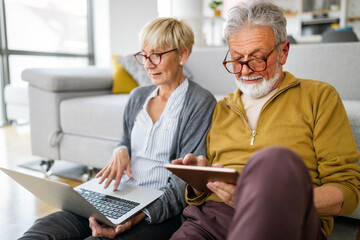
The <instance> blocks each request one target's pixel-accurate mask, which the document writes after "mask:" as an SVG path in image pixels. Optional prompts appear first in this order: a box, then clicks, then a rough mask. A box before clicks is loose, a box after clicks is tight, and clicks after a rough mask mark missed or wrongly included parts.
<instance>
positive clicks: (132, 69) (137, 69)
mask: <svg viewBox="0 0 360 240" xmlns="http://www.w3.org/2000/svg"><path fill="white" fill-rule="evenodd" d="M117 61H118V62H119V63H120V64H121V65H122V66H123V67H124V68H125V69H126V71H127V72H128V73H129V74H130V75H131V76H132V77H133V78H134V79H135V81H136V82H137V83H138V84H139V85H140V86H143V85H148V84H152V81H151V79H150V77H149V75H148V74H147V72H146V70H145V68H144V66H142V65H140V64H139V63H137V62H136V60H135V57H134V56H133V55H127V56H124V57H119V58H117ZM183 71H184V75H185V77H186V78H187V79H189V80H192V79H193V76H192V74H191V72H190V71H189V70H188V68H187V67H186V66H184V67H183Z"/></svg>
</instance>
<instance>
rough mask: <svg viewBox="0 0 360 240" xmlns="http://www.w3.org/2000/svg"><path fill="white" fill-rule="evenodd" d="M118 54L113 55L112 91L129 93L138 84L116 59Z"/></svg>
mask: <svg viewBox="0 0 360 240" xmlns="http://www.w3.org/2000/svg"><path fill="white" fill-rule="evenodd" d="M119 57H120V56H113V57H112V61H113V67H114V71H113V79H114V82H113V87H112V93H130V92H131V90H133V89H134V88H136V87H137V86H139V84H138V83H137V82H136V81H135V80H134V79H133V78H132V77H131V75H130V74H129V73H128V72H127V71H126V70H125V68H124V67H123V66H122V65H121V64H120V63H119V62H118V61H117V58H119Z"/></svg>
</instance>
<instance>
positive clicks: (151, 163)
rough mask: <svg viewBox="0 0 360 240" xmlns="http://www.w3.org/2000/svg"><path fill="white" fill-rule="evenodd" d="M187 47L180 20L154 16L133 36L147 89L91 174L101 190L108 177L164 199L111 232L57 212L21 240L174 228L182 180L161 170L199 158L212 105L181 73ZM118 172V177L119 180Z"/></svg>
mask: <svg viewBox="0 0 360 240" xmlns="http://www.w3.org/2000/svg"><path fill="white" fill-rule="evenodd" d="M193 43H194V34H193V32H192V30H191V28H190V27H189V26H188V25H187V24H186V23H185V22H183V21H180V20H177V19H173V18H158V19H155V20H153V21H150V22H149V23H148V24H147V25H145V27H144V28H143V29H142V31H141V32H140V45H141V51H140V52H138V53H136V54H134V56H135V58H136V60H137V62H138V63H139V64H142V65H144V67H145V69H146V71H147V73H148V75H149V76H150V78H151V80H152V83H153V85H148V86H142V87H138V88H136V89H134V90H133V91H132V92H131V94H130V98H129V101H128V103H127V106H126V109H125V112H124V125H123V137H122V139H121V142H120V144H119V147H118V148H116V149H115V150H114V152H113V156H112V158H111V160H110V162H109V163H108V164H107V165H106V167H105V168H103V169H102V170H101V171H100V172H99V173H98V174H97V175H96V177H98V178H99V179H100V180H99V183H103V182H104V183H105V184H104V186H105V187H108V186H109V185H110V183H111V182H112V181H113V180H115V184H114V187H113V188H114V190H115V189H116V188H117V187H118V185H119V184H120V182H126V183H131V184H136V185H141V186H146V187H151V188H157V189H160V190H162V191H163V192H164V194H163V195H162V196H161V197H160V198H159V199H157V200H156V201H154V202H153V203H152V204H150V205H149V206H147V207H146V208H145V209H143V210H142V211H141V212H140V213H138V214H137V215H136V216H135V217H133V218H132V219H130V220H128V221H127V222H125V223H124V224H121V225H119V226H117V227H116V228H112V227H108V226H103V225H100V224H99V223H98V222H97V221H96V220H95V219H94V218H89V220H88V219H86V218H83V217H80V216H77V215H75V214H72V213H69V212H65V211H61V212H57V213H54V214H51V215H49V216H46V217H44V218H41V219H39V220H37V221H36V222H35V224H34V225H33V226H32V227H31V228H30V229H29V230H28V231H27V232H26V233H25V234H24V236H23V238H24V239H49V236H51V237H50V239H66V238H74V239H84V238H86V239H94V238H97V237H108V238H114V239H169V238H170V237H171V235H172V233H173V232H175V231H176V230H177V228H178V227H179V226H180V225H181V212H182V210H183V208H184V207H185V205H186V203H185V200H184V199H185V197H184V192H185V183H184V182H183V181H182V180H181V179H179V178H178V177H176V176H175V175H173V174H171V173H170V172H169V171H167V170H166V169H165V168H164V167H163V165H164V164H165V163H170V161H171V160H173V159H177V158H180V157H184V156H185V154H187V153H189V152H192V153H195V154H196V155H206V143H205V141H206V135H207V132H208V130H209V128H210V124H211V117H212V112H213V108H214V106H215V103H216V100H215V98H214V97H213V96H212V94H211V93H210V92H208V91H207V90H205V89H203V88H202V87H201V86H200V85H198V84H196V83H194V82H192V81H190V80H189V79H187V78H186V77H185V76H184V73H183V66H184V64H185V63H186V61H187V59H188V57H189V55H190V53H191V50H192V46H193ZM124 171H125V172H126V174H124V175H123V173H124Z"/></svg>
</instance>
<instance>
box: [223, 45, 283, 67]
mask: <svg viewBox="0 0 360 240" xmlns="http://www.w3.org/2000/svg"><path fill="white" fill-rule="evenodd" d="M280 44H281V43H279V44H277V45H276V46H275V47H274V49H273V50H271V51H270V52H269V54H268V55H267V56H266V57H262V58H254V59H250V60H247V61H239V60H231V61H226V58H227V56H228V54H229V52H230V50H228V51H227V53H226V56H225V58H224V61H223V65H224V67H225V68H226V70H227V71H228V72H229V73H232V74H237V73H240V72H241V70H242V68H243V66H244V65H246V66H248V68H250V69H251V70H252V71H254V72H261V71H264V70H265V69H266V68H267V60H268V58H269V57H270V55H271V54H272V53H273V52H274V51H275V49H276V48H277V47H278V46H279V45H280Z"/></svg>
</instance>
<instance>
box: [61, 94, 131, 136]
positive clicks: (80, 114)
mask: <svg viewBox="0 0 360 240" xmlns="http://www.w3.org/2000/svg"><path fill="white" fill-rule="evenodd" d="M128 98H129V95H128V94H115V95H100V96H93V97H80V98H73V99H67V100H63V101H62V102H61V104H60V126H61V130H62V132H63V133H64V134H73V135H80V136H89V137H95V138H103V139H108V140H117V141H118V140H119V139H120V137H121V133H122V127H123V126H122V123H123V112H124V109H125V105H126V103H127V100H128Z"/></svg>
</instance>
